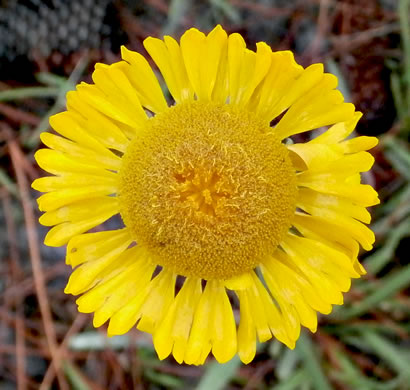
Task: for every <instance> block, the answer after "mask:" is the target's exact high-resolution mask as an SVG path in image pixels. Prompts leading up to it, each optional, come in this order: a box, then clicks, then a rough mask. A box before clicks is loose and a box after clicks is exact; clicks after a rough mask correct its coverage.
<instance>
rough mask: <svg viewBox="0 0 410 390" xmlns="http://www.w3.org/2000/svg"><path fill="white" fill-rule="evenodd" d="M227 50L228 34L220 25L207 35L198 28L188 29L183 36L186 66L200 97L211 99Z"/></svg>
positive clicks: (182, 48)
mask: <svg viewBox="0 0 410 390" xmlns="http://www.w3.org/2000/svg"><path fill="white" fill-rule="evenodd" d="M226 50H227V34H226V32H225V31H224V30H223V29H222V27H221V26H220V25H218V26H216V27H215V28H214V29H213V30H212V31H211V32H210V33H209V34H208V36H207V37H205V36H204V34H203V33H201V32H199V31H198V30H196V29H190V30H188V31H187V32H186V33H185V34H184V35H183V36H182V37H181V51H182V56H183V58H184V62H185V67H186V70H187V73H188V77H189V80H190V82H191V85H192V86H193V87H194V91H195V94H196V96H197V97H198V99H201V100H211V98H212V94H213V90H214V87H215V85H216V81H217V78H218V71H219V68H220V63H221V61H222V59H223V58H224V57H226Z"/></svg>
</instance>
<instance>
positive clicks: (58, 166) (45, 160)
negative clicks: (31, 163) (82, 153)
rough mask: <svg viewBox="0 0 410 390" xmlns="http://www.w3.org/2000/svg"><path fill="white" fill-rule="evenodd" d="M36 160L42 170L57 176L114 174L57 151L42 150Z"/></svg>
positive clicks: (35, 156) (37, 153) (107, 175)
mask: <svg viewBox="0 0 410 390" xmlns="http://www.w3.org/2000/svg"><path fill="white" fill-rule="evenodd" d="M34 158H35V159H36V161H37V164H38V165H39V166H40V168H42V169H44V170H45V171H47V172H49V173H53V174H56V175H58V174H60V173H64V172H66V173H79V174H90V175H96V176H106V177H112V175H113V173H112V172H110V171H108V170H106V169H104V168H103V167H96V166H93V165H91V164H86V163H83V162H78V161H76V159H74V158H70V157H68V156H67V155H66V154H64V153H61V152H58V151H56V150H51V149H40V150H38V151H37V152H36V153H35V155H34Z"/></svg>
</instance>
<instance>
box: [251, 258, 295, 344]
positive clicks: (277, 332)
mask: <svg viewBox="0 0 410 390" xmlns="http://www.w3.org/2000/svg"><path fill="white" fill-rule="evenodd" d="M261 270H262V272H264V271H265V269H264V268H263V266H262V267H261ZM263 275H265V274H263ZM254 286H255V288H256V290H257V292H255V294H257V296H258V297H259V299H260V304H261V306H262V307H263V308H264V311H265V315H266V320H267V322H268V325H269V329H270V331H271V332H272V334H273V335H274V336H275V337H276V338H277V339H278V340H279V341H280V342H282V343H284V344H285V345H286V346H287V347H288V348H290V349H293V348H295V339H294V338H293V334H294V332H289V331H288V325H287V323H288V320H287V319H285V318H284V317H283V313H281V312H280V311H279V309H278V308H277V304H276V303H275V302H273V300H272V296H271V294H270V293H269V292H268V290H267V288H266V287H265V286H264V285H263V284H262V282H261V281H258V282H255V285H254ZM251 308H252V306H251Z"/></svg>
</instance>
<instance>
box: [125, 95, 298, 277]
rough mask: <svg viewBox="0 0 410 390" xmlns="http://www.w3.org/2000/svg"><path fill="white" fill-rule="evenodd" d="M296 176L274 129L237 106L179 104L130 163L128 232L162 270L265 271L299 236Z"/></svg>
mask: <svg viewBox="0 0 410 390" xmlns="http://www.w3.org/2000/svg"><path fill="white" fill-rule="evenodd" d="M296 195H297V187H296V176H295V169H294V168H293V166H292V164H291V162H290V159H289V157H288V152H287V149H286V147H285V146H284V145H283V144H281V143H280V141H279V139H277V138H276V137H275V134H274V130H273V129H272V128H270V127H269V125H268V124H267V123H265V122H262V121H261V120H259V119H258V118H257V117H256V116H255V114H253V113H250V112H247V111H242V110H241V109H240V108H238V107H236V106H232V105H229V104H225V105H224V104H216V103H211V102H199V101H196V102H189V103H183V104H178V105H176V106H174V107H171V108H169V109H168V110H167V111H165V112H163V113H161V114H158V115H156V116H155V117H153V118H151V119H149V120H148V125H147V126H146V127H145V128H144V129H141V131H140V133H139V134H138V135H137V137H136V138H135V139H134V140H133V141H132V142H131V144H130V145H129V147H128V149H127V151H126V152H125V154H124V156H123V164H122V167H121V170H120V191H119V200H120V208H121V215H122V218H123V220H124V223H125V225H126V226H127V227H128V228H129V229H130V230H131V232H132V234H133V236H134V238H135V241H136V242H137V244H138V245H142V246H144V248H146V249H147V251H148V253H149V254H150V256H151V258H152V260H153V261H155V262H157V263H158V264H159V265H161V266H163V267H166V268H167V269H170V270H173V271H174V272H175V273H177V274H179V275H184V276H197V277H200V278H203V279H207V280H208V279H229V278H231V277H233V276H236V275H240V274H242V273H244V272H247V271H249V270H251V269H253V268H254V267H255V266H257V265H258V264H259V263H260V262H261V260H263V258H264V257H265V256H266V255H268V254H270V253H272V252H273V251H274V250H275V249H276V248H277V246H278V244H279V242H280V240H281V239H282V238H283V236H284V234H285V233H286V231H287V230H288V229H289V227H290V225H291V221H292V216H293V214H294V212H295V202H296Z"/></svg>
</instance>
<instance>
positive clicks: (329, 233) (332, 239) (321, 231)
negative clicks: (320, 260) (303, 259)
mask: <svg viewBox="0 0 410 390" xmlns="http://www.w3.org/2000/svg"><path fill="white" fill-rule="evenodd" d="M292 223H293V225H294V226H295V227H296V228H297V229H298V231H299V232H300V233H302V234H303V236H305V237H308V238H313V239H315V240H321V241H323V242H325V243H327V245H329V246H332V247H334V248H335V249H338V250H340V251H342V252H344V253H345V254H346V255H347V256H349V257H350V258H351V260H352V261H353V262H354V261H355V260H356V259H357V256H358V254H359V244H358V243H357V241H356V240H354V239H353V238H352V237H351V234H350V233H349V231H348V230H343V229H342V228H341V227H340V226H337V225H335V224H334V223H330V222H329V221H327V220H324V219H323V218H317V217H315V216H311V215H308V214H302V213H299V212H297V213H295V216H294V219H293V221H292Z"/></svg>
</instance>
